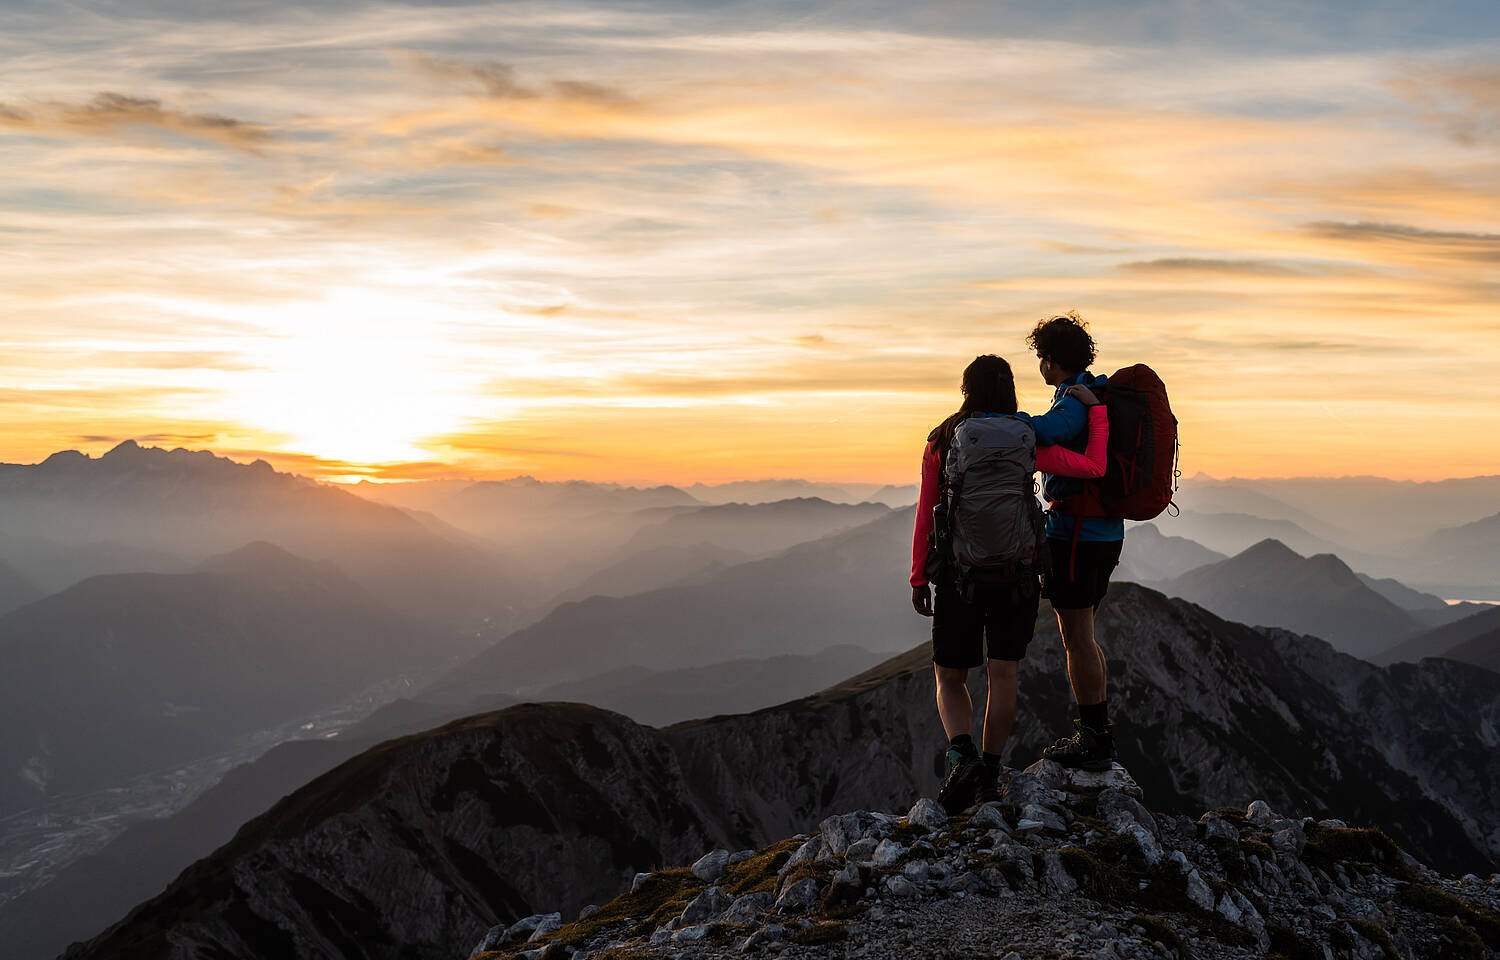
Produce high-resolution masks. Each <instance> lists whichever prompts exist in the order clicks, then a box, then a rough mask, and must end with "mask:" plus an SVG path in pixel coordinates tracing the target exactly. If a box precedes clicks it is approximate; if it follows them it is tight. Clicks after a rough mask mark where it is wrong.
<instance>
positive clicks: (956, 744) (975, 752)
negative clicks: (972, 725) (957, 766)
mask: <svg viewBox="0 0 1500 960" xmlns="http://www.w3.org/2000/svg"><path fill="white" fill-rule="evenodd" d="M948 746H950V747H952V748H953V749H955V750H957V751H958V752H959V753H961V754H963V755H964V756H966V757H977V756H979V748H978V747H976V746H974V738H973V737H971V736H969V735H968V734H967V733H960V734H959V735H958V736H956V737H954V738H952V739H951V740H949V741H948Z"/></svg>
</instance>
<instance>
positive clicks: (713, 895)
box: [682, 887, 733, 926]
mask: <svg viewBox="0 0 1500 960" xmlns="http://www.w3.org/2000/svg"><path fill="white" fill-rule="evenodd" d="M731 903H733V901H732V900H731V899H730V897H729V894H727V893H725V892H724V891H723V890H720V889H719V888H718V887H709V888H708V889H707V890H705V891H703V892H702V893H700V894H698V895H697V896H696V897H694V898H693V900H692V902H691V903H689V904H688V905H687V907H686V908H685V909H683V911H682V922H683V924H684V925H685V926H686V925H689V924H695V923H703V922H704V921H706V920H713V919H715V918H717V917H719V916H721V915H722V914H723V913H724V911H726V910H728V909H729V905H730V904H731Z"/></svg>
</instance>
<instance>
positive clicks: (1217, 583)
mask: <svg viewBox="0 0 1500 960" xmlns="http://www.w3.org/2000/svg"><path fill="white" fill-rule="evenodd" d="M1161 588H1162V589H1164V590H1166V591H1167V592H1168V593H1169V594H1172V595H1174V596H1179V597H1183V598H1185V599H1188V600H1191V601H1193V602H1194V603H1198V604H1201V605H1203V606H1204V607H1207V608H1208V609H1209V610H1212V611H1213V612H1214V613H1216V614H1218V615H1219V616H1221V617H1226V618H1228V619H1231V620H1237V621H1239V622H1241V623H1251V624H1260V625H1265V626H1272V627H1283V628H1285V629H1288V630H1295V631H1298V632H1300V633H1310V634H1312V635H1313V636H1316V637H1320V638H1322V639H1324V640H1327V641H1328V642H1329V643H1331V644H1333V645H1334V646H1335V647H1337V648H1338V649H1339V650H1342V651H1343V652H1345V653H1348V654H1352V655H1354V656H1357V657H1365V658H1370V657H1374V656H1375V655H1377V654H1379V653H1380V652H1381V651H1384V650H1386V649H1387V648H1389V647H1391V646H1393V645H1395V644H1396V643H1398V642H1400V641H1402V640H1404V639H1406V638H1408V637H1410V636H1411V635H1412V634H1414V633H1417V632H1418V631H1420V630H1421V629H1422V628H1423V624H1422V623H1421V622H1420V621H1418V620H1417V619H1416V618H1414V617H1413V616H1412V615H1411V614H1409V613H1407V612H1406V611H1405V610H1402V609H1401V608H1400V607H1398V606H1396V605H1395V604H1394V603H1392V602H1391V601H1389V600H1387V599H1386V598H1385V597H1383V596H1381V595H1380V594H1378V593H1376V592H1375V591H1374V590H1372V589H1370V588H1369V587H1368V586H1366V585H1365V584H1364V583H1363V582H1362V581H1361V580H1360V578H1359V576H1358V575H1357V574H1355V573H1354V571H1353V570H1350V569H1349V567H1348V565H1347V564H1345V563H1344V561H1342V560H1340V559H1339V558H1338V557H1336V556H1333V555H1332V554H1318V555H1316V556H1312V557H1303V556H1301V555H1300V554H1298V553H1296V552H1295V551H1293V550H1292V549H1290V548H1289V547H1287V546H1286V545H1285V544H1283V543H1281V542H1280V541H1278V540H1263V541H1261V542H1260V543H1257V544H1256V545H1254V546H1253V547H1251V548H1250V549H1248V550H1246V551H1244V552H1243V553H1240V554H1237V555H1235V556H1233V557H1230V558H1229V559H1228V560H1222V561H1220V562H1218V563H1213V564H1209V565H1208V566H1205V567H1199V568H1198V569H1196V570H1190V571H1188V572H1187V573H1185V574H1183V575H1182V576H1179V577H1176V578H1174V579H1172V580H1169V581H1166V582H1165V583H1163V584H1161Z"/></svg>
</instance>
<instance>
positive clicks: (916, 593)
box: [911, 583, 932, 617]
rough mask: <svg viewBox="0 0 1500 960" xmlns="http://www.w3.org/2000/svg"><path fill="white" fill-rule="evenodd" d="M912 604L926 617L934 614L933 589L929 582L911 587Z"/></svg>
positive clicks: (914, 608)
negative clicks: (929, 587) (928, 585)
mask: <svg viewBox="0 0 1500 960" xmlns="http://www.w3.org/2000/svg"><path fill="white" fill-rule="evenodd" d="M911 606H912V609H913V610H915V611H917V612H918V613H920V614H921V615H922V616H924V617H930V616H932V591H931V590H929V589H928V588H927V584H925V583H924V584H922V585H921V586H920V587H912V588H911Z"/></svg>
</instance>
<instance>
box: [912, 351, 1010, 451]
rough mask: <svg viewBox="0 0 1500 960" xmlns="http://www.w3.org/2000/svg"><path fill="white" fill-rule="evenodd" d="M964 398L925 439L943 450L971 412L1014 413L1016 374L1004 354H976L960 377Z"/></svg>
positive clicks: (960, 387)
mask: <svg viewBox="0 0 1500 960" xmlns="http://www.w3.org/2000/svg"><path fill="white" fill-rule="evenodd" d="M959 389H960V390H962V391H963V395H964V400H963V403H961V404H959V407H958V412H957V413H955V414H953V415H952V416H950V417H949V418H948V419H946V420H944V421H943V422H942V423H940V424H938V425H937V426H936V427H934V428H933V431H932V432H931V433H930V434H928V435H927V439H928V440H932V441H936V442H937V444H938V446H939V447H941V448H943V449H944V450H946V449H947V448H948V445H949V444H950V443H951V442H952V441H953V431H955V430H957V429H958V425H959V424H960V423H962V422H963V421H964V420H966V419H967V418H968V416H969V414H971V413H1015V412H1016V410H1017V408H1018V406H1019V404H1017V403H1016V375H1015V374H1014V373H1013V372H1012V371H1011V369H1010V364H1009V363H1007V362H1006V360H1005V358H1004V357H997V356H995V355H994V354H993V353H986V354H982V355H980V356H977V357H975V358H974V359H973V361H972V362H970V364H969V365H968V366H967V367H964V376H963V380H961V381H960V382H959Z"/></svg>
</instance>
